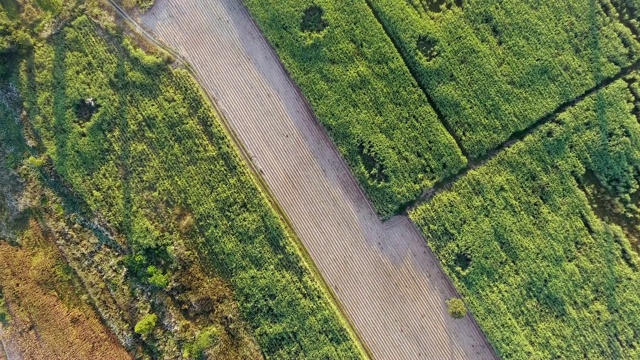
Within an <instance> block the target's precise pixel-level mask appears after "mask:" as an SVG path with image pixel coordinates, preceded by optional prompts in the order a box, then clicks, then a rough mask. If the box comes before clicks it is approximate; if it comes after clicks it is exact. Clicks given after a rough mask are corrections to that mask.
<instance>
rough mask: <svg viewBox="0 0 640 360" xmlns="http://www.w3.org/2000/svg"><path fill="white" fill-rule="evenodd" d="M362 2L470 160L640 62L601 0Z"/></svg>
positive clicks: (639, 49)
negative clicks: (370, 8)
mask: <svg viewBox="0 0 640 360" xmlns="http://www.w3.org/2000/svg"><path fill="white" fill-rule="evenodd" d="M368 1H369V3H370V4H371V6H372V8H373V9H374V10H375V12H376V14H377V15H378V18H379V19H380V20H381V22H382V23H383V24H384V26H385V27H386V29H387V30H388V32H389V34H390V35H391V36H392V38H393V39H394V41H395V42H396V44H397V45H398V47H399V49H400V51H401V52H402V54H403V56H404V58H405V59H406V61H407V63H408V64H409V66H410V67H411V68H412V69H413V73H414V74H415V76H416V78H417V80H418V82H419V83H420V84H421V85H422V87H423V88H424V89H425V90H426V91H427V93H428V94H429V95H430V96H431V97H432V99H433V101H434V103H435V105H436V107H437V108H438V110H440V111H441V112H442V114H443V116H444V119H445V121H446V122H447V123H448V124H449V128H450V129H452V131H453V132H454V135H455V136H456V137H457V138H458V139H459V142H460V143H461V144H462V146H463V147H464V149H465V150H466V152H467V154H468V155H469V156H470V157H480V156H482V155H484V154H486V152H487V151H488V150H490V149H492V148H494V147H496V146H497V145H499V144H501V143H503V142H504V141H505V140H507V139H508V138H509V136H510V135H511V134H513V133H514V132H518V131H521V130H524V129H526V128H527V127H528V126H530V125H531V124H533V123H534V122H535V121H536V120H538V119H540V118H542V117H544V116H545V115H547V114H549V113H551V112H553V111H554V110H555V109H556V108H557V107H558V106H559V105H560V104H563V103H565V102H567V101H570V100H571V99H573V98H575V97H576V96H578V95H580V94H582V93H584V92H585V91H586V90H587V89H590V88H592V87H594V86H595V85H596V83H598V82H600V81H601V80H602V79H603V78H605V77H608V76H611V75H614V74H616V73H617V72H618V71H619V70H620V68H621V67H625V66H628V65H630V64H631V63H632V62H633V61H636V59H638V57H639V55H640V45H639V44H638V41H637V39H636V37H635V36H634V34H633V33H632V32H631V30H630V29H629V28H627V27H625V26H624V25H623V24H622V23H621V22H620V21H618V17H617V16H616V15H615V14H616V8H615V7H613V6H610V7H611V10H607V12H608V13H609V15H607V13H605V11H604V10H603V5H602V4H606V3H607V1H592V0H571V1H494V0H475V1H467V0H465V1H456V2H455V3H456V4H457V5H456V4H454V2H453V1H449V2H447V3H448V4H449V5H448V6H444V5H443V7H442V8H439V9H438V10H435V9H429V6H428V5H429V4H432V3H445V2H444V1H433V2H431V1H425V0H368ZM620 2H622V1H620ZM618 8H620V7H618ZM607 9H608V8H607ZM620 11H622V10H620ZM628 12H631V10H629V11H628ZM625 22H626V21H625Z"/></svg>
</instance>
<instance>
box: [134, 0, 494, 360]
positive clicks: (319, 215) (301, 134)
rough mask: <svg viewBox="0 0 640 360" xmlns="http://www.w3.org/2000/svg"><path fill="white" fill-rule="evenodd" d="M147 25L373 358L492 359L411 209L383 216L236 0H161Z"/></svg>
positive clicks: (147, 18)
mask: <svg viewBox="0 0 640 360" xmlns="http://www.w3.org/2000/svg"><path fill="white" fill-rule="evenodd" d="M141 21H142V24H143V26H144V27H145V28H146V29H147V30H148V32H149V33H151V34H153V36H154V37H156V38H158V39H159V40H160V42H161V43H164V44H167V45H168V46H169V47H171V48H173V49H175V51H176V52H177V53H179V54H180V55H181V56H182V57H183V58H184V59H185V61H186V62H188V63H189V64H190V65H191V66H192V69H193V71H194V73H195V74H196V78H197V80H198V81H199V83H200V84H201V85H202V86H203V88H204V89H205V91H206V92H207V93H208V95H209V96H210V97H211V98H212V99H213V100H214V103H215V104H216V105H217V108H218V110H219V112H220V113H221V115H222V118H223V122H224V123H226V125H228V127H229V129H230V131H231V135H232V137H233V139H234V140H235V141H237V142H238V146H239V148H240V149H241V151H242V152H243V155H244V156H245V157H246V158H247V160H248V161H249V162H250V164H251V166H253V169H255V171H256V173H258V174H259V178H261V179H260V180H261V181H263V185H264V186H265V187H266V189H267V190H268V192H269V193H271V194H272V195H273V197H274V198H275V200H276V201H277V205H278V207H279V209H280V210H281V212H282V216H283V217H284V218H285V219H286V220H287V221H288V222H289V224H290V225H291V227H292V228H293V230H294V231H295V233H296V234H297V236H298V237H299V239H300V241H301V243H302V245H303V246H304V248H305V249H306V251H307V252H308V255H309V258H310V259H311V260H312V262H313V263H314V264H315V266H316V267H317V270H318V271H319V273H320V274H321V276H322V277H323V279H324V281H325V282H326V284H327V288H328V290H329V291H330V292H331V293H332V295H333V296H334V298H335V299H336V302H337V303H338V304H339V307H340V308H341V309H342V310H343V311H344V313H345V314H346V317H347V318H348V319H349V321H350V323H351V324H352V326H353V328H354V330H355V332H356V333H357V335H358V337H359V338H360V339H361V340H362V342H363V344H364V345H365V347H366V348H367V350H368V352H369V354H370V355H371V356H372V357H373V358H376V359H494V358H496V356H495V354H494V352H493V350H492V349H491V348H490V346H489V345H488V343H487V342H486V340H485V338H484V336H483V334H482V333H481V331H480V330H479V327H478V326H477V324H476V323H475V321H474V319H473V317H471V316H468V317H466V318H464V319H462V320H453V319H452V318H451V317H450V316H449V315H448V313H447V308H446V303H445V300H446V299H448V298H451V297H454V296H456V295H457V294H456V292H455V290H454V288H453V286H452V284H451V283H450V281H449V280H448V278H447V277H446V276H445V275H444V273H443V271H442V269H441V268H440V265H439V263H438V261H437V259H436V258H435V256H434V255H433V253H432V252H431V251H430V249H429V248H428V247H427V245H426V241H425V239H424V238H423V237H422V236H421V234H420V232H419V231H418V229H417V228H416V227H415V226H414V225H413V224H412V223H411V221H410V220H409V219H408V218H407V217H406V216H398V217H395V218H393V219H391V220H389V221H388V222H386V223H382V222H381V221H380V220H379V218H378V217H377V214H376V213H375V211H374V210H373V209H372V207H371V205H370V203H369V201H368V199H367V198H366V196H365V194H364V193H363V192H362V190H361V188H360V186H359V184H358V183H357V182H356V180H355V179H354V177H353V176H352V174H351V172H350V171H349V168H348V167H347V166H346V164H345V163H344V161H343V160H342V158H341V156H340V154H339V153H338V152H337V149H335V146H334V145H333V143H332V142H331V140H330V139H329V138H328V136H327V134H326V132H325V131H324V129H323V128H322V126H321V125H319V123H318V121H317V120H316V119H315V117H314V115H313V113H312V112H311V110H310V107H309V105H308V103H307V102H306V100H305V99H304V97H303V96H302V95H301V94H300V92H299V90H298V89H297V87H296V86H295V84H293V82H292V81H291V80H290V79H289V76H288V74H287V73H286V71H285V70H284V69H283V68H282V65H281V63H280V61H279V58H278V56H277V54H276V53H275V52H274V51H273V49H272V48H271V46H270V45H269V44H268V42H267V41H266V39H265V38H264V37H263V35H262V34H261V32H260V31H259V29H258V27H257V26H256V24H255V22H254V21H253V19H252V18H251V16H250V15H249V13H248V11H247V10H246V8H245V7H244V6H243V4H242V3H241V2H240V0H158V1H157V3H156V5H155V6H154V7H153V8H152V9H151V10H150V11H149V12H147V13H146V14H144V15H142V16H141Z"/></svg>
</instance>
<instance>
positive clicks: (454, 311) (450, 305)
mask: <svg viewBox="0 0 640 360" xmlns="http://www.w3.org/2000/svg"><path fill="white" fill-rule="evenodd" d="M447 311H449V315H451V317H452V318H454V319H462V318H463V317H465V315H467V307H466V306H464V301H462V299H459V298H453V299H449V300H447Z"/></svg>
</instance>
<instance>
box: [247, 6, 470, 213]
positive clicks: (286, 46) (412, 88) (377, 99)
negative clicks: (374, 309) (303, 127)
mask: <svg viewBox="0 0 640 360" xmlns="http://www.w3.org/2000/svg"><path fill="white" fill-rule="evenodd" d="M245 4H246V5H247V6H248V8H249V9H250V11H251V12H252V14H253V15H254V17H255V18H256V20H257V22H258V24H259V25H260V27H261V28H262V30H263V31H264V33H265V35H266V36H267V38H268V39H269V41H270V42H271V44H272V45H273V47H274V48H275V49H276V51H277V52H278V54H279V55H280V58H281V59H282V62H283V63H284V66H285V67H286V69H287V71H288V72H289V74H290V75H291V77H292V78H293V80H295V81H296V83H297V84H298V86H299V87H300V88H301V89H302V92H303V93H304V95H305V96H306V98H307V99H308V100H309V102H310V103H311V107H312V108H313V110H314V113H315V115H316V116H317V117H318V119H319V121H320V122H321V123H322V124H323V125H324V127H325V129H326V130H327V132H328V133H329V135H330V136H331V138H332V139H333V141H334V142H335V144H336V146H337V147H338V150H339V151H340V153H341V154H342V155H343V156H344V158H345V159H346V161H347V163H348V164H349V166H350V167H351V169H352V171H353V173H354V174H355V176H356V177H357V179H358V180H359V181H360V183H361V184H362V187H363V188H364V189H365V191H366V192H367V194H368V195H369V197H370V199H371V201H372V202H373V205H374V206H375V208H376V209H377V211H378V213H379V214H380V215H381V216H382V217H383V218H387V217H390V216H391V215H393V214H394V213H396V212H398V211H399V210H402V209H403V207H404V205H405V204H406V203H409V202H411V201H412V200H414V199H415V198H416V197H418V195H419V194H420V193H421V192H422V191H423V190H424V189H426V188H429V187H431V186H432V185H433V184H434V183H435V182H437V181H438V180H441V179H443V178H445V177H447V176H449V175H451V174H455V173H456V172H457V171H458V170H459V169H460V168H461V167H463V166H464V165H465V164H466V160H465V158H464V157H463V155H462V153H461V151H460V149H458V147H457V145H456V143H455V141H454V139H453V138H452V137H451V136H450V135H449V134H448V133H447V131H446V129H445V128H444V126H443V125H442V124H441V123H440V122H439V120H438V117H437V115H436V113H435V112H434V110H433V109H432V108H431V106H430V105H429V102H428V100H427V98H426V97H425V95H424V93H423V92H422V90H420V88H419V86H418V84H417V83H416V81H415V80H414V79H413V78H412V76H411V74H410V73H409V70H408V69H407V67H406V66H405V65H404V63H403V61H402V58H401V57H400V55H399V54H398V53H397V52H396V50H395V48H394V47H393V44H392V43H391V41H390V39H389V38H388V37H387V36H386V34H385V32H384V30H383V29H382V27H381V26H380V24H379V23H378V22H377V21H376V19H375V17H374V15H373V13H372V12H371V10H370V9H369V8H368V7H367V5H366V3H365V2H364V0H358V1H344V0H320V1H315V2H312V1H297V0H247V1H245Z"/></svg>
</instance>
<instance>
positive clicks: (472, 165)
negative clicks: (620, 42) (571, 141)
mask: <svg viewBox="0 0 640 360" xmlns="http://www.w3.org/2000/svg"><path fill="white" fill-rule="evenodd" d="M636 70H640V59H638V60H636V61H635V62H634V63H633V64H631V65H629V66H628V67H625V68H623V69H621V70H620V71H619V72H618V73H617V74H616V75H613V76H611V77H608V78H605V79H603V80H602V81H601V82H600V83H599V84H597V85H596V86H594V87H592V88H591V89H589V90H587V91H585V92H584V93H582V94H581V95H579V96H577V97H575V98H573V99H571V100H569V101H567V102H565V103H563V104H560V105H559V106H558V107H557V108H556V109H555V110H553V111H552V112H550V113H549V114H547V115H546V116H544V117H542V118H540V119H538V120H537V121H536V122H534V123H533V124H531V125H530V126H529V127H527V128H526V129H524V130H522V131H517V132H514V133H513V134H511V136H510V137H509V138H508V139H507V140H506V141H505V142H503V143H502V144H501V145H500V146H498V147H497V148H495V149H493V150H491V151H489V152H488V153H487V154H486V155H484V156H482V157H479V158H475V159H469V162H468V164H467V166H466V167H464V168H462V169H461V170H460V171H459V172H458V173H457V174H455V175H453V176H450V177H448V178H445V179H442V180H441V181H439V182H437V183H436V184H435V185H434V186H433V187H431V188H429V189H427V190H426V191H425V192H423V193H422V195H421V196H420V197H419V198H418V199H416V201H415V202H414V203H413V204H411V205H409V206H408V207H407V209H406V210H405V212H404V214H408V213H409V212H411V210H413V209H415V208H416V207H417V206H419V205H420V204H422V203H424V202H428V201H430V200H431V199H432V198H433V197H434V196H435V195H437V194H439V193H441V192H442V191H444V190H446V189H449V188H451V186H453V184H455V183H456V182H457V181H458V180H459V179H460V178H462V177H464V176H465V175H466V174H467V173H468V172H469V171H471V170H473V169H476V168H478V167H481V166H483V165H484V164H486V163H487V162H489V161H491V160H492V159H493V158H495V157H496V156H498V155H499V154H501V153H502V152H504V151H505V150H507V149H509V148H510V147H512V146H513V145H515V144H517V143H518V142H520V141H522V140H524V139H525V138H526V137H527V136H529V135H530V134H532V133H533V132H535V131H536V130H538V129H539V128H540V127H542V126H543V125H545V124H547V123H549V122H551V121H553V120H555V119H556V117H557V116H558V115H559V114H562V113H563V112H565V111H566V110H567V109H568V108H570V107H572V106H574V105H576V104H577V103H579V102H580V101H582V100H584V99H585V98H586V97H588V96H591V95H593V94H595V93H596V92H598V91H600V90H601V89H603V88H604V87H606V86H609V85H611V84H612V83H614V82H616V81H618V80H620V79H622V78H624V77H625V76H627V75H629V74H630V73H631V72H633V71H636Z"/></svg>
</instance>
